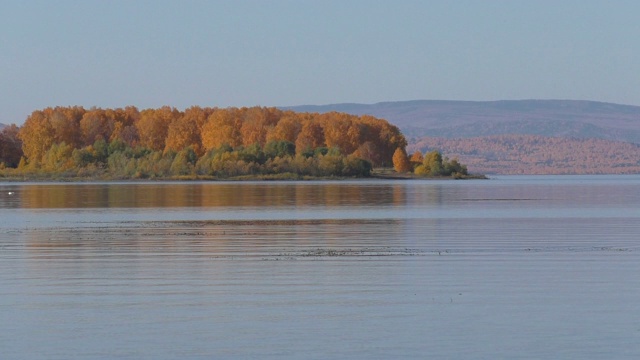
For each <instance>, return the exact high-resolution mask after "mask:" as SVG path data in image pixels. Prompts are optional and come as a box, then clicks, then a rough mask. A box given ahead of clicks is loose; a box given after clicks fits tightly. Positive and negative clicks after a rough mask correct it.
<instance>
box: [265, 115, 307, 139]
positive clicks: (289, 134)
mask: <svg viewBox="0 0 640 360" xmlns="http://www.w3.org/2000/svg"><path fill="white" fill-rule="evenodd" d="M301 130H302V120H301V119H299V118H298V117H297V116H296V114H294V113H293V112H288V113H286V114H285V115H283V116H282V118H280V120H279V121H278V123H277V124H276V125H275V126H274V127H272V128H271V129H270V130H269V131H268V132H267V138H266V141H267V142H269V141H289V142H291V143H295V142H296V139H297V138H298V134H299V133H300V131H301Z"/></svg>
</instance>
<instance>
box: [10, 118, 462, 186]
mask: <svg viewBox="0 0 640 360" xmlns="http://www.w3.org/2000/svg"><path fill="white" fill-rule="evenodd" d="M406 146H407V141H406V139H405V137H404V135H403V134H402V133H401V132H400V130H399V129H398V128H397V127H396V126H394V125H392V124H390V123H389V122H387V121H386V120H383V119H378V118H375V117H373V116H368V115H362V116H357V115H350V114H345V113H339V112H330V113H324V114H319V113H299V112H294V111H290V110H281V109H277V108H273V107H243V108H224V109H221V108H208V107H204V108H203V107H197V106H194V107H190V108H188V109H185V110H184V111H180V110H177V109H176V108H172V107H168V106H164V107H161V108H157V109H144V110H142V111H139V110H138V109H137V108H136V107H133V106H129V107H125V108H117V109H102V108H95V107H94V108H90V109H85V108H83V107H80V106H70V107H53V108H52V107H49V108H45V109H42V110H36V111H34V112H33V113H32V114H31V115H30V116H29V117H28V118H27V119H26V121H25V123H24V124H23V125H22V126H20V127H18V126H16V125H10V126H6V127H4V128H3V129H2V131H0V176H12V175H13V176H24V177H51V176H52V175H55V176H60V177H85V178H86V177H100V178H105V177H106V178H123V179H126V178H170V177H186V178H194V177H200V178H208V177H211V178H237V177H243V176H250V177H253V178H255V177H264V178H285V179H286V178H300V177H306V176H308V177H328V176H340V177H344V176H355V177H364V176H369V175H370V174H371V171H372V169H373V168H374V167H391V166H393V168H394V169H395V170H396V171H397V172H399V173H413V174H415V175H418V176H451V175H452V176H454V177H463V176H466V175H467V169H466V166H464V165H461V164H460V163H458V161H457V159H453V160H449V159H447V158H443V157H442V155H441V154H440V153H439V152H438V151H431V152H429V153H426V154H424V155H423V154H422V153H420V152H416V153H414V154H413V155H412V156H411V157H408V156H407V153H406V150H405V149H406Z"/></svg>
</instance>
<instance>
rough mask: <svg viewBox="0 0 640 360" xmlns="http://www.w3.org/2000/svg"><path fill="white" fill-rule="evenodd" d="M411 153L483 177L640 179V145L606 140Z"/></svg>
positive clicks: (535, 139) (526, 139)
mask: <svg viewBox="0 0 640 360" xmlns="http://www.w3.org/2000/svg"><path fill="white" fill-rule="evenodd" d="M408 150H409V151H432V150H439V151H441V152H442V153H445V154H448V155H449V156H452V157H458V158H459V160H460V161H461V162H463V163H465V164H466V165H467V166H468V168H469V171H471V172H479V173H485V174H636V173H640V145H637V144H632V143H627V142H615V141H609V140H603V139H575V138H574V139H569V138H558V137H543V136H537V135H495V136H485V137H476V138H458V139H446V138H432V137H424V138H421V139H420V140H419V141H417V142H415V143H412V144H410V145H409V146H408Z"/></svg>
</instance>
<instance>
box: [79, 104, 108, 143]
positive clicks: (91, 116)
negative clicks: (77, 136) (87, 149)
mask: <svg viewBox="0 0 640 360" xmlns="http://www.w3.org/2000/svg"><path fill="white" fill-rule="evenodd" d="M109 111H111V110H108V111H105V110H103V109H97V108H92V109H90V110H89V111H87V112H86V113H85V114H84V115H83V116H82V119H81V120H80V132H81V133H82V143H83V144H84V145H91V144H93V143H94V142H96V141H97V140H99V139H103V140H105V141H109V139H110V138H111V133H112V132H113V129H114V126H115V120H114V119H113V117H112V116H109Z"/></svg>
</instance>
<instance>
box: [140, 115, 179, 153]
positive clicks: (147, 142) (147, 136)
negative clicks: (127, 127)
mask: <svg viewBox="0 0 640 360" xmlns="http://www.w3.org/2000/svg"><path fill="white" fill-rule="evenodd" d="M180 116H181V114H180V112H179V111H178V110H177V109H176V108H171V107H169V106H163V107H161V108H159V109H147V110H143V111H141V112H140V118H139V120H138V121H137V122H135V127H136V129H137V132H138V137H139V139H140V145H142V146H144V147H146V148H149V149H151V150H155V151H162V150H164V148H165V141H166V138H167V132H168V130H169V124H171V123H172V122H173V121H174V120H176V119H178V118H179V117H180Z"/></svg>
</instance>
